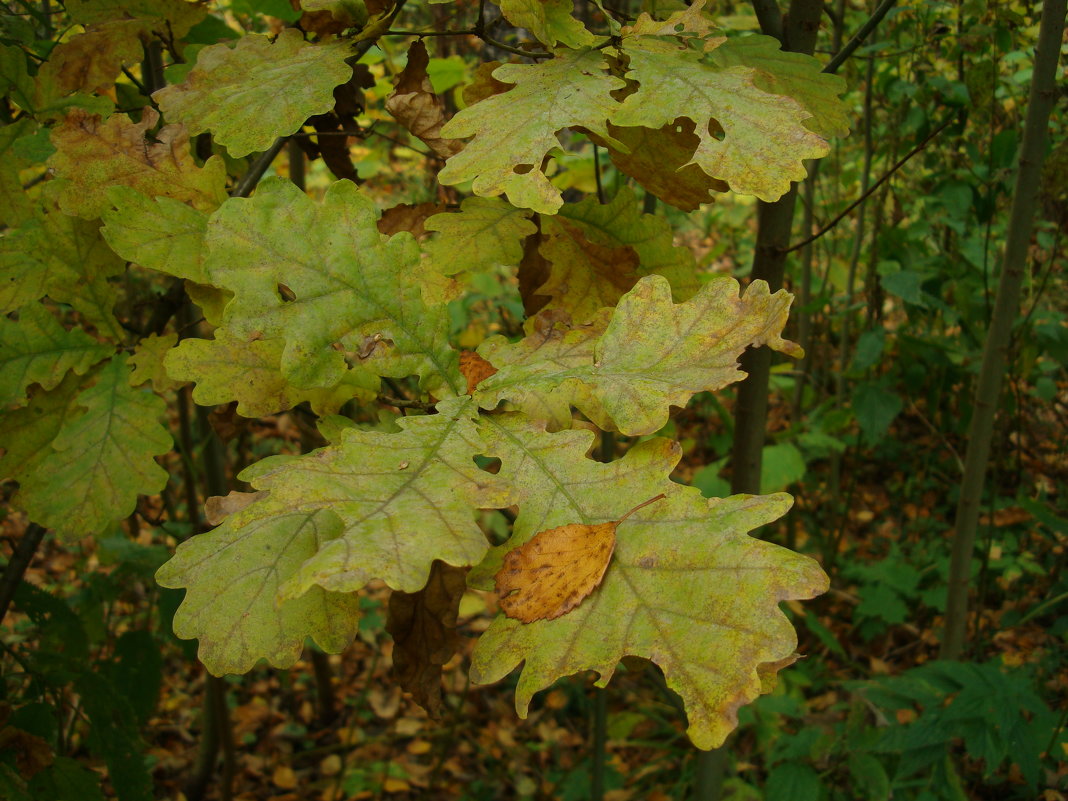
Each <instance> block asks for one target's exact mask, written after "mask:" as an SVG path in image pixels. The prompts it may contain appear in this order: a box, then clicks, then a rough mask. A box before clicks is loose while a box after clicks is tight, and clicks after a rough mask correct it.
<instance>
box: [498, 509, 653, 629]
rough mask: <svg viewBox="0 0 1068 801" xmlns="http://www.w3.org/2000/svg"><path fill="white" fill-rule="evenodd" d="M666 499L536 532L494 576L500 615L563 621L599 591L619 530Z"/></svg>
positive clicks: (513, 553)
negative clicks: (598, 520)
mask: <svg viewBox="0 0 1068 801" xmlns="http://www.w3.org/2000/svg"><path fill="white" fill-rule="evenodd" d="M665 497H666V496H665V495H664V494H663V493H661V494H660V495H657V496H656V497H655V498H650V499H649V500H647V501H645V502H644V503H640V504H638V505H637V506H635V507H634V508H633V509H631V510H630V511H629V512H627V513H626V514H625V515H623V517H621V518H619V520H612V521H609V522H607V523H593V524H587V523H570V524H568V525H566V526H557V527H556V528H550V529H546V530H545V531H540V532H538V533H537V534H535V535H534V537H532V538H531V539H530V540H528V541H527V542H526V543H525V544H523V545H521V546H520V547H518V548H516V549H515V550H512V551H509V552H508V553H507V554H505V557H504V566H503V567H501V569H500V570H499V571H498V572H497V576H496V578H497V593H498V594H499V595H500V596H501V610H502V611H503V612H504V614H505V615H507V616H508V617H511V618H515V619H516V620H519V621H522V622H523V623H533V622H534V621H535V620H555V619H556V618H558V617H561V616H563V615H566V614H567V613H568V612H570V611H571V610H572V609H574V608H575V607H577V606H578V605H579V604H581V603H582V601H583V600H585V598H586V597H587V596H588V595H589V594H590V593H591V592H593V591H594V590H595V589H597V587H598V585H600V583H601V579H602V578H604V574H605V571H606V570H607V569H608V563H609V561H610V560H611V559H612V552H613V551H614V550H615V548H616V529H617V528H619V525H620V524H621V523H622V522H623V521H624V520H626V519H627V518H628V517H630V516H631V515H632V514H634V513H635V512H637V511H638V510H639V509H642V508H644V507H646V506H648V505H649V504H651V503H655V502H656V501H659V500H661V499H663V498H665ZM512 590H518V592H516V593H512ZM509 593H511V594H509Z"/></svg>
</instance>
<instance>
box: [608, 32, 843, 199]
mask: <svg viewBox="0 0 1068 801" xmlns="http://www.w3.org/2000/svg"><path fill="white" fill-rule="evenodd" d="M718 42H719V40H717V41H716V43H717V44H718ZM723 46H726V45H723ZM621 52H622V55H623V56H624V57H625V58H626V62H627V66H628V73H627V78H628V79H629V80H631V81H636V82H637V83H638V88H637V91H635V92H634V93H633V94H630V95H628V96H627V97H626V98H625V99H624V100H623V103H622V105H621V106H620V107H619V109H618V110H617V111H616V112H615V113H614V114H613V115H612V118H611V122H612V123H613V124H615V125H621V126H642V127H646V128H654V129H657V128H661V127H662V126H664V125H667V124H669V123H671V122H673V121H674V120H676V119H677V118H678V117H680V116H685V117H689V118H691V119H692V120H693V121H694V122H695V123H696V128H695V133H696V134H697V137H698V140H699V142H698V144H697V147H696V149H695V151H694V154H693V158H692V161H693V163H695V164H697V165H698V166H699V167H700V168H701V169H702V170H703V171H704V172H705V173H706V174H707V175H708V176H709V177H711V178H718V179H721V180H723V181H725V182H726V183H727V184H729V185H730V187H731V189H733V190H734V191H735V192H740V193H744V194H751V195H756V196H757V197H759V198H761V199H762V200H766V201H774V200H777V199H778V198H779V197H781V196H782V195H783V194H784V193H785V192H786V191H787V190H788V189H789V188H790V183H791V182H792V181H800V180H801V179H803V178H804V177H805V175H806V172H805V167H804V163H803V162H804V161H805V159H814V158H820V157H821V156H824V155H826V154H827V152H828V151H829V150H830V145H829V144H828V143H827V140H826V139H825V138H824V137H823V136H820V135H818V134H816V133H815V132H814V131H813V130H812V127H811V126H810V125H806V124H805V122H806V120H808V118H810V117H812V116H813V112H812V111H810V110H809V108H807V107H806V105H805V104H804V103H803V102H801V101H800V100H797V99H795V98H794V97H792V96H789V95H786V94H777V93H774V92H771V91H769V90H768V89H766V88H764V87H765V86H768V85H769V80H770V78H769V76H773V75H775V74H777V70H778V69H780V68H781V66H782V65H781V63H779V60H778V59H776V58H768V59H767V60H758V58H757V57H756V56H755V55H754V54H753V53H751V52H750V53H749V54H748V57H747V59H746V62H745V66H742V65H741V64H729V63H728V62H723V63H722V64H721V63H717V62H716V60H715V50H713V51H712V55H711V56H710V57H709V58H707V59H706V58H704V57H703V55H702V53H701V52H698V51H697V50H693V49H690V48H688V47H686V46H684V45H681V44H680V43H679V42H678V41H677V40H676V39H675V38H674V37H665V36H631V37H627V38H625V39H624V40H623V44H622V48H621ZM761 55H762V54H761ZM801 58H803V59H810V57H807V56H801ZM811 61H812V63H813V64H815V63H816V62H815V60H814V59H811ZM806 63H807V62H806ZM756 64H759V66H755V65H756ZM790 68H791V69H792V68H793V67H792V66H791V67H790ZM786 83H789V82H788V81H787V82H786ZM804 85H805V87H806V90H807V88H808V87H810V85H811V86H814V87H818V90H817V91H818V92H819V93H820V95H821V97H822V93H823V88H824V87H825V86H826V87H834V88H835V89H840V88H841V86H842V85H841V83H840V80H839V79H837V78H835V76H829V75H828V76H817V77H816V78H814V79H813V81H812V82H811V84H810V82H809V81H807V80H806V81H804ZM787 88H789V89H791V90H793V89H796V88H797V86H796V85H792V86H790V87H787V86H786V85H785V83H784V84H783V89H784V90H786V89H787ZM832 93H833V90H832ZM833 106H834V107H835V108H836V109H840V107H841V103H840V101H838V99H837V97H836V96H835V97H833ZM817 127H819V126H817ZM595 133H598V132H596V131H595Z"/></svg>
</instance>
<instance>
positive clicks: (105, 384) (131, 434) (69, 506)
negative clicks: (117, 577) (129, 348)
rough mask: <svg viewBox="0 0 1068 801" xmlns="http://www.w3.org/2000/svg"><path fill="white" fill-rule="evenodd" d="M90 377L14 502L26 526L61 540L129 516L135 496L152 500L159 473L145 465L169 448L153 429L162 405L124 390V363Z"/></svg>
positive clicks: (161, 479) (161, 431)
mask: <svg viewBox="0 0 1068 801" xmlns="http://www.w3.org/2000/svg"><path fill="white" fill-rule="evenodd" d="M95 375H96V383H95V384H94V385H93V386H91V387H89V388H88V389H84V390H82V392H80V393H79V394H78V396H77V406H78V407H79V411H78V412H77V413H75V414H73V415H71V416H68V417H67V418H66V419H65V420H64V421H63V425H62V428H60V430H59V431H58V433H57V434H56V436H55V438H54V439H53V440H52V441H51V442H50V443H49V446H50V450H49V452H48V453H46V454H45V455H44V458H43V459H41V460H40V461H39V462H38V463H37V464H36V465H35V469H34V470H33V471H32V472H31V473H30V474H29V475H26V476H24V478H22V479H20V481H21V485H20V487H19V491H18V494H17V495H16V496H15V504H16V505H17V506H19V507H20V508H22V509H23V510H24V511H25V512H26V513H27V514H28V515H29V517H30V519H31V520H34V521H37V522H38V523H40V524H41V525H43V526H47V527H49V528H52V529H54V530H55V532H56V534H57V535H58V536H60V537H65V538H67V539H75V538H78V537H85V536H88V535H92V534H99V533H101V532H103V531H104V530H106V528H107V527H108V526H109V525H111V524H112V523H113V522H114V521H116V520H120V519H122V518H123V517H126V516H127V515H129V514H130V513H131V512H132V511H133V509H134V505H135V504H136V502H137V496H138V495H139V494H154V493H156V492H159V491H160V489H162V488H163V485H164V484H166V483H167V471H166V470H164V469H163V468H162V467H160V466H159V465H158V464H156V461H155V459H154V458H153V457H155V456H158V455H161V454H164V453H167V452H168V451H170V450H171V449H172V448H173V447H174V442H173V440H172V439H171V435H170V432H169V431H168V430H167V429H166V428H164V427H163V425H162V424H161V423H160V418H161V417H162V416H163V414H164V412H165V410H166V404H165V403H164V402H163V399H162V398H160V397H159V396H158V395H156V394H154V393H152V392H148V391H146V390H141V389H135V388H133V387H131V386H130V383H129V376H130V370H129V368H128V367H127V364H126V359H125V358H121V357H114V358H112V360H111V361H110V362H108V363H107V364H106V365H105V366H104V367H103V368H102V369H101V370H100V371H99V372H97V373H96V374H95ZM61 386H62V385H61Z"/></svg>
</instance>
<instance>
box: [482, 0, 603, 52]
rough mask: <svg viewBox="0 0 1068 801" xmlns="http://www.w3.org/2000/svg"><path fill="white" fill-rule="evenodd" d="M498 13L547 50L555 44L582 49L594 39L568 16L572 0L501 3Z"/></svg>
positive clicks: (571, 10)
mask: <svg viewBox="0 0 1068 801" xmlns="http://www.w3.org/2000/svg"><path fill="white" fill-rule="evenodd" d="M500 8H501V14H503V15H504V18H505V19H506V20H508V21H509V22H510V23H512V25H514V26H515V27H517V28H526V29H527V30H528V31H530V32H531V33H532V34H534V36H535V37H536V38H537V39H538V40H539V41H541V42H542V43H543V44H545V45H547V46H548V47H554V46H555V45H556V44H557V43H560V44H563V45H567V46H568V47H575V48H578V47H586V46H588V45H591V44H593V43H594V42H595V41H596V39H595V37H594V35H593V34H592V33H590V32H589V31H588V30H587V29H586V26H585V25H583V24H582V23H581V22H579V21H578V20H577V19H576V18H575V17H574V16H572V13H573V12H574V10H575V6H574V3H573V2H572V0H501V2H500Z"/></svg>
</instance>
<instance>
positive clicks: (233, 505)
mask: <svg viewBox="0 0 1068 801" xmlns="http://www.w3.org/2000/svg"><path fill="white" fill-rule="evenodd" d="M266 496H267V492H266V491H265V490H260V491H259V492H238V491H237V490H231V491H230V493H229V494H228V495H212V496H211V497H210V498H208V499H207V500H206V501H204V519H205V520H206V521H207V523H208V525H209V526H217V525H219V524H220V523H222V521H223V520H225V519H226V518H227V517H229V516H230V515H232V514H233V513H234V512H240V511H241V510H242V509H244V508H245V507H246V506H248V505H249V504H250V503H252V502H254V501H258V500H259V499H260V498H264V497H266Z"/></svg>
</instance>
